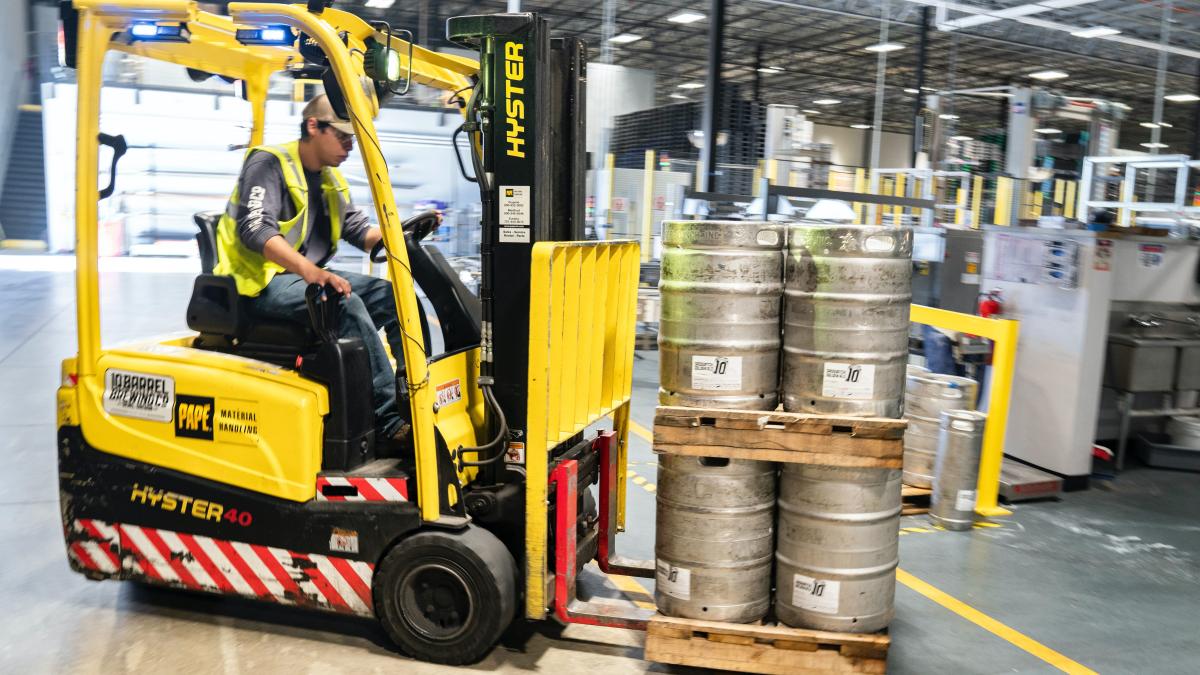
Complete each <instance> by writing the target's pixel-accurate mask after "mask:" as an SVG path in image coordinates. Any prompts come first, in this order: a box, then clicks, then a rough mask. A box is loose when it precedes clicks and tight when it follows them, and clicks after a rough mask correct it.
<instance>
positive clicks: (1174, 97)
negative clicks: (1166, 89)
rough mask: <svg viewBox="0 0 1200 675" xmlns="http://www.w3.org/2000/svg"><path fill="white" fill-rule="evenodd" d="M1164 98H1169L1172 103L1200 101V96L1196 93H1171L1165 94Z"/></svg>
mask: <svg viewBox="0 0 1200 675" xmlns="http://www.w3.org/2000/svg"><path fill="white" fill-rule="evenodd" d="M1163 98H1165V99H1167V100H1168V101H1170V102H1171V103H1194V102H1196V101H1200V96H1197V95H1195V94H1171V95H1170V96H1164V97H1163Z"/></svg>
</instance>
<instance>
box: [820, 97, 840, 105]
mask: <svg viewBox="0 0 1200 675" xmlns="http://www.w3.org/2000/svg"><path fill="white" fill-rule="evenodd" d="M841 102H842V100H841V99H837V98H819V99H817V100H815V101H813V103H816V104H817V105H837V104H839V103H841Z"/></svg>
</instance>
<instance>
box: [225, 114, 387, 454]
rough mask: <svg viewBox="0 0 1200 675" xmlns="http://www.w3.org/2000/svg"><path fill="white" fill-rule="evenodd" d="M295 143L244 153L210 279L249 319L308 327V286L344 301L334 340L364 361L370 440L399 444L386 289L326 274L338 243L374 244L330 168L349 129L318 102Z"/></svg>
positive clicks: (375, 231)
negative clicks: (348, 342) (229, 291)
mask: <svg viewBox="0 0 1200 675" xmlns="http://www.w3.org/2000/svg"><path fill="white" fill-rule="evenodd" d="M302 118H303V121H302V122H301V126H300V138H299V140H296V141H292V142H290V143H284V144H282V145H262V146H259V147H256V148H252V149H251V150H250V151H248V152H247V153H246V158H245V161H244V163H243V165H242V171H241V174H240V175H239V177H238V183H237V188H236V189H235V190H234V192H233V195H232V196H231V197H230V199H229V204H228V206H227V207H226V209H225V214H224V215H223V216H221V222H220V224H219V225H218V227H217V255H218V259H219V262H218V263H217V266H216V268H215V269H214V272H215V273H216V274H220V275H225V276H231V277H233V278H234V280H235V281H236V282H237V289H238V294H240V295H242V296H244V297H246V298H248V300H249V301H248V302H247V303H246V304H247V306H248V307H249V308H250V311H251V313H252V314H255V315H257V316H261V317H263V318H269V319H276V320H286V321H295V322H300V323H306V322H307V321H308V318H307V317H308V309H307V305H306V303H305V290H306V289H307V287H308V286H309V284H320V285H322V286H327V287H332V288H333V289H335V290H336V291H337V292H338V293H339V294H341V295H342V296H343V300H342V311H341V312H340V318H339V325H338V326H337V333H338V336H339V337H357V338H361V339H362V341H363V343H364V344H365V345H366V348H367V353H368V356H369V358H370V363H371V382H372V388H373V390H374V397H373V402H374V407H375V428H376V433H377V437H378V438H381V439H391V440H392V441H394V442H396V443H399V442H401V441H402V440H403V436H404V435H405V434H406V433H407V426H406V425H405V424H404V420H403V419H402V418H401V416H400V412H399V410H398V408H397V406H396V389H395V386H396V385H395V373H394V372H393V371H392V367H391V364H390V363H389V362H388V357H387V353H386V352H385V351H384V348H383V343H382V342H381V341H380V339H379V333H378V330H379V329H380V328H383V329H385V331H386V333H387V337H388V343H389V344H390V345H391V348H392V353H393V354H397V355H399V354H402V353H403V351H402V342H401V335H400V322H399V320H398V319H397V316H396V307H395V302H394V300H393V298H392V285H391V284H390V283H388V282H387V281H385V280H383V279H379V278H376V277H370V276H366V275H363V274H353V273H347V272H342V273H340V274H334V273H333V272H331V271H329V270H327V269H325V268H324V265H325V264H326V263H328V262H329V260H330V259H331V258H332V257H333V254H334V252H335V251H337V244H338V240H339V239H345V240H346V241H347V242H349V243H350V244H352V245H354V246H356V247H358V248H360V249H363V250H364V251H370V250H371V248H372V247H373V246H375V244H376V243H378V242H379V240H380V239H381V237H382V233H381V232H380V230H379V228H378V227H372V226H371V225H370V224H369V222H368V219H367V215H366V214H365V213H363V211H362V210H360V209H358V208H357V207H355V206H354V205H353V204H352V203H351V202H350V188H349V186H348V185H347V183H346V180H345V179H344V178H343V177H342V174H341V172H339V171H338V170H337V167H338V166H339V165H340V164H341V163H342V162H344V161H345V160H346V157H347V156H348V155H349V153H350V150H351V149H352V148H353V147H354V135H353V133H354V128H353V126H352V125H351V124H350V123H349V122H346V121H343V120H339V119H338V118H337V117H336V116H335V114H334V112H333V107H332V106H331V105H330V103H329V100H328V99H327V98H326V97H325V95H323V94H322V95H320V96H317V97H315V98H313V99H312V100H311V101H309V102H308V104H307V105H306V106H304V111H303V113H302Z"/></svg>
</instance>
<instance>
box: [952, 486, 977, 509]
mask: <svg viewBox="0 0 1200 675" xmlns="http://www.w3.org/2000/svg"><path fill="white" fill-rule="evenodd" d="M954 510H955V511H974V510H975V491H974V490H959V491H958V496H957V497H955V498H954Z"/></svg>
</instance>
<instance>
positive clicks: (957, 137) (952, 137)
mask: <svg viewBox="0 0 1200 675" xmlns="http://www.w3.org/2000/svg"><path fill="white" fill-rule="evenodd" d="M950 140H952V141H973V140H975V139H974V138H971V137H970V136H951V137H950Z"/></svg>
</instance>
